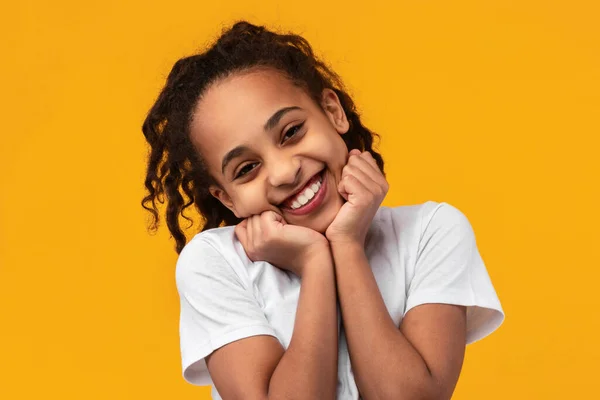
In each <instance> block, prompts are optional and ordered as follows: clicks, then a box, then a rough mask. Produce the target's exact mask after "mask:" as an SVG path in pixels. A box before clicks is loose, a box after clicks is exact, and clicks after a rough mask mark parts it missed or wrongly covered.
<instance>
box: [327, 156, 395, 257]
mask: <svg viewBox="0 0 600 400" xmlns="http://www.w3.org/2000/svg"><path fill="white" fill-rule="evenodd" d="M337 189H338V192H339V193H340V194H341V195H342V197H343V198H344V199H345V200H346V202H345V203H344V205H343V206H342V208H340V211H338V213H337V216H336V217H335V219H334V220H333V222H332V223H331V224H330V225H329V227H328V228H327V231H326V232H325V236H326V237H327V239H328V240H329V242H330V243H331V244H335V243H346V244H354V243H358V244H360V245H361V246H364V244H365V238H366V236H367V232H368V231H369V227H370V226H371V222H372V221H373V217H374V216H375V213H376V212H377V210H378V209H379V206H380V205H381V202H382V201H383V199H384V198H385V195H386V194H387V192H388V189H389V185H388V183H387V180H386V179H385V177H384V176H383V174H382V172H381V170H380V169H379V167H378V166H377V162H376V161H375V159H374V158H373V156H371V153H369V152H368V151H365V152H363V153H361V152H360V150H357V149H353V150H351V151H350V153H349V154H348V161H347V163H346V166H345V167H344V168H343V169H342V179H341V180H340V183H339V184H338V187H337Z"/></svg>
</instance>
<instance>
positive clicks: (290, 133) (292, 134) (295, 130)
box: [283, 122, 304, 142]
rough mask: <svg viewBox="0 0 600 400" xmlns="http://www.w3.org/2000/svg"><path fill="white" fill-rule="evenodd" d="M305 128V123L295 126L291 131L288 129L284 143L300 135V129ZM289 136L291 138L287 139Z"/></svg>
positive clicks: (284, 136)
mask: <svg viewBox="0 0 600 400" xmlns="http://www.w3.org/2000/svg"><path fill="white" fill-rule="evenodd" d="M303 126H304V122H303V123H301V124H298V125H294V126H292V127H291V128H290V129H288V130H287V132H286V133H285V134H284V135H283V139H284V142H287V141H288V140H290V139H291V138H293V137H294V136H296V134H297V133H298V131H299V130H300V129H302V127H303ZM288 135H289V138H288V139H286V137H288Z"/></svg>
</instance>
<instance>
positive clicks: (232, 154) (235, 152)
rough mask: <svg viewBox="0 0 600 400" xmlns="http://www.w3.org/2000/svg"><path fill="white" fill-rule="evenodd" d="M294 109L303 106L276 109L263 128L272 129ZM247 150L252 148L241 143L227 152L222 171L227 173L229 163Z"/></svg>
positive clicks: (222, 163)
mask: <svg viewBox="0 0 600 400" xmlns="http://www.w3.org/2000/svg"><path fill="white" fill-rule="evenodd" d="M293 110H301V108H300V107H297V106H293V107H284V108H282V109H280V110H278V111H276V112H275V113H274V114H273V115H271V117H270V118H269V119H268V120H267V122H266V123H265V125H264V126H263V129H264V130H265V132H266V131H270V130H271V129H273V128H274V127H276V126H277V124H278V123H279V121H281V118H283V116H284V115H285V114H287V113H288V112H290V111H293ZM246 151H250V148H249V147H248V146H244V145H240V146H236V147H234V148H233V149H232V150H230V151H229V152H227V154H225V157H223V161H222V162H221V173H222V174H223V175H225V168H226V167H227V164H229V163H230V162H231V161H232V160H233V159H234V158H236V157H239V156H240V155H242V154H243V153H245V152H246Z"/></svg>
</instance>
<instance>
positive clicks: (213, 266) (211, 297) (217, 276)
mask: <svg viewBox="0 0 600 400" xmlns="http://www.w3.org/2000/svg"><path fill="white" fill-rule="evenodd" d="M176 284H177V290H178V292H179V298H180V305H181V313H180V320H179V338H180V347H181V361H182V368H183V378H184V379H185V380H186V381H187V382H189V383H191V384H194V385H210V384H212V381H211V379H210V376H209V374H208V370H207V367H206V361H205V359H204V358H205V357H206V356H208V355H209V354H211V353H212V352H213V351H215V350H217V349H218V348H220V347H222V346H224V345H226V344H228V343H231V342H234V341H236V340H240V339H243V338H246V337H250V336H256V335H271V336H276V335H275V332H274V330H273V329H272V327H271V326H270V325H269V323H268V321H267V319H266V317H265V315H264V313H263V310H262V308H261V307H260V304H259V303H258V301H257V300H256V298H255V297H254V295H253V292H252V290H251V287H252V286H251V285H248V284H247V283H245V282H243V280H242V279H240V277H239V275H238V274H237V273H236V272H235V271H234V269H233V268H232V266H231V265H229V263H228V262H227V260H226V259H225V258H224V257H223V255H222V254H221V253H219V251H218V250H217V249H216V248H215V247H214V246H213V245H212V244H211V243H209V242H208V241H206V240H203V239H202V238H199V237H196V238H194V239H192V241H190V242H189V243H188V244H187V245H186V246H185V247H184V249H183V250H182V251H181V254H180V255H179V258H178V260H177V266H176Z"/></svg>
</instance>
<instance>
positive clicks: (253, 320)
mask: <svg viewBox="0 0 600 400" xmlns="http://www.w3.org/2000/svg"><path fill="white" fill-rule="evenodd" d="M143 132H144V135H145V137H146V139H147V140H148V143H149V144H150V146H151V153H150V156H149V162H148V170H147V176H146V181H145V184H146V188H147V190H148V191H149V194H148V195H147V196H146V197H145V198H144V200H143V202H142V204H143V205H144V207H145V208H146V209H148V210H149V211H150V212H151V213H152V214H153V217H154V225H153V228H154V229H156V226H157V225H156V224H157V222H158V221H159V216H158V211H157V205H156V200H157V199H158V200H159V201H160V202H163V201H164V196H165V195H166V199H167V208H166V220H167V225H168V227H169V230H170V232H171V233H172V235H173V237H174V238H175V241H176V250H177V252H178V253H179V258H178V261H177V266H176V283H177V288H178V291H179V295H180V300H181V318H180V340H181V356H182V364H183V377H184V378H185V380H186V381H188V382H190V383H192V384H196V385H208V384H212V385H213V390H212V395H213V398H214V399H221V398H224V399H240V398H243V399H246V398H248V399H267V398H268V399H272V398H273V399H279V398H286V399H287V398H290V399H291V398H302V399H333V398H338V399H358V398H364V399H448V398H450V397H451V395H452V392H453V390H454V387H455V385H456V382H457V380H458V377H459V373H460V370H461V366H462V362H463V357H464V351H465V344H466V343H470V342H473V341H475V340H478V339H481V338H483V337H484V336H486V335H488V334H489V333H491V332H492V331H493V330H495V329H496V328H497V327H498V326H499V325H500V324H501V322H502V320H503V317H504V314H503V310H502V308H501V305H500V303H499V301H498V298H497V296H496V293H495V291H494V288H493V286H492V284H491V282H490V279H489V276H488V274H487V271H486V268H485V265H484V263H483V261H482V259H481V257H480V255H479V252H478V250H477V246H476V242H475V237H474V234H473V231H472V229H471V225H470V223H469V221H468V219H467V218H466V217H465V216H464V215H463V214H462V213H461V212H460V211H459V210H458V209H456V208H455V207H453V206H451V205H449V204H447V203H437V202H433V201H429V202H426V203H423V204H419V205H410V206H400V207H392V208H389V207H382V206H381V202H382V201H383V199H384V197H385V195H386V193H387V190H388V184H387V182H386V179H385V175H384V173H383V160H382V158H381V156H380V155H379V154H378V153H377V152H376V151H375V150H374V149H373V139H374V137H376V136H377V135H376V134H374V133H373V132H371V131H370V130H368V129H367V128H366V127H364V126H363V125H362V123H361V121H360V118H359V115H358V113H357V111H356V108H355V105H354V103H353V101H352V99H351V98H350V97H349V96H348V94H347V93H346V91H345V90H344V88H343V86H342V83H341V81H340V79H339V78H338V76H337V75H336V74H335V73H334V72H332V71H331V70H330V69H329V68H328V67H327V66H326V65H325V64H324V63H322V62H321V61H319V60H317V59H316V58H315V56H314V54H313V52H312V49H311V47H310V46H309V44H308V43H307V42H306V40H304V39H303V38H302V37H299V36H297V35H292V34H288V35H281V34H276V33H273V32H271V31H269V30H266V29H265V28H264V27H260V26H255V25H252V24H250V23H247V22H239V23H236V24H235V25H234V26H233V27H231V28H230V29H229V30H227V31H225V32H224V33H223V34H222V36H221V37H220V38H219V39H218V40H217V41H216V43H215V44H214V45H213V46H212V47H211V48H209V49H208V50H206V51H205V52H204V53H201V54H197V55H194V56H191V57H186V58H183V59H181V60H179V61H177V63H176V64H175V65H174V67H173V69H172V71H171V73H170V74H169V76H168V78H167V83H166V85H165V87H164V88H163V90H162V91H161V93H160V95H159V97H158V99H157V101H156V103H155V104H154V105H153V107H152V108H151V110H150V112H149V114H148V116H147V118H146V120H145V122H144V124H143ZM192 205H193V206H195V207H196V208H197V209H198V210H199V212H200V214H201V215H202V216H203V218H204V225H203V228H202V232H200V233H198V234H196V235H195V236H194V237H193V238H192V239H191V240H190V241H189V243H187V244H186V241H185V235H184V234H183V231H182V229H181V227H180V225H179V216H180V215H181V216H183V217H184V218H186V219H188V218H187V217H185V215H184V210H185V209H186V208H188V207H190V206H192ZM188 220H189V219H188Z"/></svg>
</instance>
